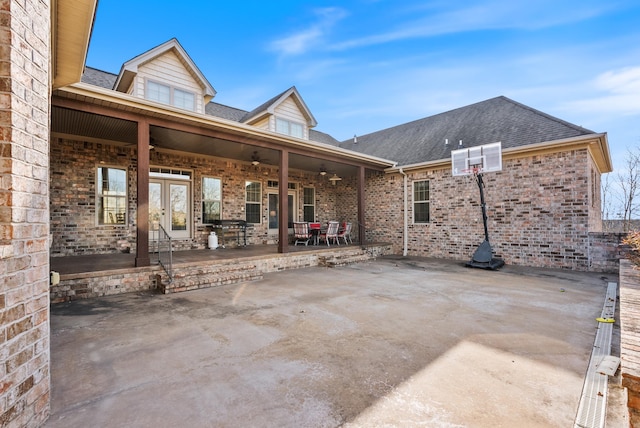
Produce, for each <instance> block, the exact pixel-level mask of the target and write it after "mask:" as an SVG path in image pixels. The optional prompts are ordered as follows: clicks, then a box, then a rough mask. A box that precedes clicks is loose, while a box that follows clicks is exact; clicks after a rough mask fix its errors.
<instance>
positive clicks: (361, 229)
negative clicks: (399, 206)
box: [358, 166, 367, 245]
mask: <svg viewBox="0 0 640 428" xmlns="http://www.w3.org/2000/svg"><path fill="white" fill-rule="evenodd" d="M364 188H365V175H364V167H363V166H360V167H358V237H359V238H360V245H365V244H366V243H367V240H366V228H365V220H364V210H365V201H364Z"/></svg>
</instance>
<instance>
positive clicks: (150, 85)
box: [145, 80, 196, 111]
mask: <svg viewBox="0 0 640 428" xmlns="http://www.w3.org/2000/svg"><path fill="white" fill-rule="evenodd" d="M145 96H146V98H147V99H148V100H150V101H157V102H159V103H163V104H169V105H172V106H175V107H178V108H182V109H185V110H191V111H194V110H195V106H196V96H195V94H194V93H193V92H189V91H185V90H182V89H178V88H174V87H173V86H169V85H164V84H162V83H158V82H154V81H153V80H147V87H146V95H145Z"/></svg>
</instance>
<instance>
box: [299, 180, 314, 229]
mask: <svg viewBox="0 0 640 428" xmlns="http://www.w3.org/2000/svg"><path fill="white" fill-rule="evenodd" d="M303 192H304V193H303V195H302V210H303V216H304V221H307V222H313V221H315V218H316V206H315V200H316V189H314V188H313V187H305V188H303Z"/></svg>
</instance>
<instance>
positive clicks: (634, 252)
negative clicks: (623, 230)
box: [622, 230, 640, 266]
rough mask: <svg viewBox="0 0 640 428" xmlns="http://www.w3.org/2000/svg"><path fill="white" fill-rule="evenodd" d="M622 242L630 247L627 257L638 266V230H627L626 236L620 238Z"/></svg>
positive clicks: (639, 264)
mask: <svg viewBox="0 0 640 428" xmlns="http://www.w3.org/2000/svg"><path fill="white" fill-rule="evenodd" d="M622 243H623V244H625V245H628V246H629V247H631V248H630V250H629V253H628V254H627V258H628V259H629V260H631V261H632V262H633V264H635V265H636V266H640V230H635V231H633V232H629V234H628V235H627V237H626V238H624V239H623V240H622Z"/></svg>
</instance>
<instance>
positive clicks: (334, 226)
mask: <svg viewBox="0 0 640 428" xmlns="http://www.w3.org/2000/svg"><path fill="white" fill-rule="evenodd" d="M339 227H340V223H338V222H337V221H330V222H329V225H328V226H327V230H325V231H324V232H320V240H324V241H325V242H326V243H327V247H329V246H330V245H329V240H331V239H333V242H335V243H336V244H337V245H340V241H338V228H339Z"/></svg>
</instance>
